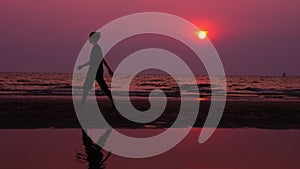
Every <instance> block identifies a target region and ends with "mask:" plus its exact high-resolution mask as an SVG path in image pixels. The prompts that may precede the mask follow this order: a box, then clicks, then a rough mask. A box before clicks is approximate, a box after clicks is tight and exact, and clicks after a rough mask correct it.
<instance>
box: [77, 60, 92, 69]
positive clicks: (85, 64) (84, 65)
mask: <svg viewBox="0 0 300 169" xmlns="http://www.w3.org/2000/svg"><path fill="white" fill-rule="evenodd" d="M88 65H90V61H88V62H86V63H84V64H82V65H79V66H78V67H77V69H78V70H80V69H82V68H84V67H86V66H88Z"/></svg>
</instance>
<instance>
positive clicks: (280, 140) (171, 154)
mask: <svg viewBox="0 0 300 169" xmlns="http://www.w3.org/2000/svg"><path fill="white" fill-rule="evenodd" d="M144 130H145V129H122V132H123V133H125V134H126V133H132V132H134V133H139V132H143V133H144V132H147V133H148V134H149V133H150V134H151V133H153V132H154V133H155V132H156V131H157V130H161V129H146V131H144ZM200 131H201V129H199V128H193V129H192V130H191V132H190V133H189V134H188V135H187V137H186V138H185V139H184V140H183V141H182V142H181V143H179V144H178V145H177V146H176V147H174V148H173V149H171V150H170V151H167V152H165V153H164V154H160V155H158V156H154V157H150V158H144V159H134V158H125V157H120V156H117V155H114V154H111V155H110V156H109V157H108V158H107V160H106V161H105V162H104V163H103V164H100V160H101V161H103V159H104V158H105V157H107V155H108V152H107V151H104V150H99V151H97V153H95V152H93V151H87V147H89V145H87V144H84V143H83V139H82V134H81V130H80V129H34V130H30V129H29V130H28V129H27V130H20V129H11V130H0V137H1V139H0V144H1V145H2V146H1V148H0V150H1V155H0V157H1V165H0V166H1V168H12V169H17V168H24V167H25V168H31V169H40V168H43V169H53V168H57V169H69V168H70V169H86V168H88V166H93V167H94V168H104V167H105V168H107V169H119V168H130V169H140V168H145V169H153V168H157V169H160V168H161V169H183V168H188V169H199V168H200V169H201V168H204V169H209V168H211V169H215V168H223V169H231V168H237V169H254V168H255V169H259V168H264V169H283V168H285V169H298V168H299V152H300V145H299V139H300V130H264V129H217V130H216V132H215V133H214V134H213V136H212V137H211V138H210V139H209V140H208V141H207V142H205V143H204V144H199V143H198V137H199V133H200ZM109 142H110V136H108V139H107V140H106V144H109ZM84 157H85V158H84Z"/></svg>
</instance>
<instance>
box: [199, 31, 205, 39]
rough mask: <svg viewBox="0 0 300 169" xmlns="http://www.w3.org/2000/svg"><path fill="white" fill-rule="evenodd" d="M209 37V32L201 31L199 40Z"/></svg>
mask: <svg viewBox="0 0 300 169" xmlns="http://www.w3.org/2000/svg"><path fill="white" fill-rule="evenodd" d="M206 37H207V31H199V32H198V38H200V39H205V38H206Z"/></svg>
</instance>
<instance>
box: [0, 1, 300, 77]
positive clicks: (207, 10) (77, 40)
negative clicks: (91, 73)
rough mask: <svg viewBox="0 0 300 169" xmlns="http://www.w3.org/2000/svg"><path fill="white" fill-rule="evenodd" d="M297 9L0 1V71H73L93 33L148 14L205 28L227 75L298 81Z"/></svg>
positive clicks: (269, 4) (276, 4)
mask: <svg viewBox="0 0 300 169" xmlns="http://www.w3.org/2000/svg"><path fill="white" fill-rule="evenodd" d="M299 9H300V1H299V0H276V1H274V0H243V1H241V0H226V1H220V0H210V1H205V2H204V1H200V0H188V1H184V2H182V1H173V0H154V1H151V2H148V1H143V0H129V1H121V0H120V1H112V0H102V1H100V0H90V1H83V0H65V1H62V0H43V1H39V0H26V1H21V0H20V1H15V0H2V1H1V2H0V20H1V27H0V37H1V41H0V43H1V44H0V45H1V46H0V51H1V57H0V72H16V71H17V72H19V71H21V72H23V71H25V72H72V70H73V66H74V63H75V59H76V58H77V56H78V53H79V51H80V49H81V47H82V45H83V44H84V43H85V41H86V40H87V35H88V34H89V32H90V31H91V30H97V29H98V28H100V27H101V26H103V25H104V24H106V23H108V22H110V21H111V20H114V19H117V18H119V17H122V16H124V15H128V14H132V13H136V12H148V11H154V12H165V13H170V14H174V15H177V16H180V17H182V18H185V19H187V20H189V21H190V22H192V23H194V24H195V25H197V26H198V27H199V28H203V29H207V30H208V31H209V37H210V38H211V41H212V42H213V44H214V45H215V47H216V49H217V51H218V52H219V55H220V57H221V60H222V62H223V64H224V68H225V71H226V74H229V75H240V74H242V75H244V74H246V75H281V74H282V72H286V73H287V75H300V66H299V63H300V47H299V45H300V43H299V40H300V22H299V20H300V10H299ZM187 59H188V58H187ZM109 62H110V63H112V67H115V66H116V64H115V62H114V60H113V59H112V60H109ZM116 63H117V62H116Z"/></svg>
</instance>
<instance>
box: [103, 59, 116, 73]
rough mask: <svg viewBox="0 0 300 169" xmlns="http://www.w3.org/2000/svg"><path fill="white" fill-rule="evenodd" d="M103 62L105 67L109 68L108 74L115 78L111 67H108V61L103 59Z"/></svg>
mask: <svg viewBox="0 0 300 169" xmlns="http://www.w3.org/2000/svg"><path fill="white" fill-rule="evenodd" d="M102 62H103V63H104V65H105V66H106V67H107V70H108V73H109V74H110V75H111V76H113V74H114V72H113V71H112V70H111V69H110V67H109V66H108V64H107V62H106V60H105V59H104V58H103V60H102Z"/></svg>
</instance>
